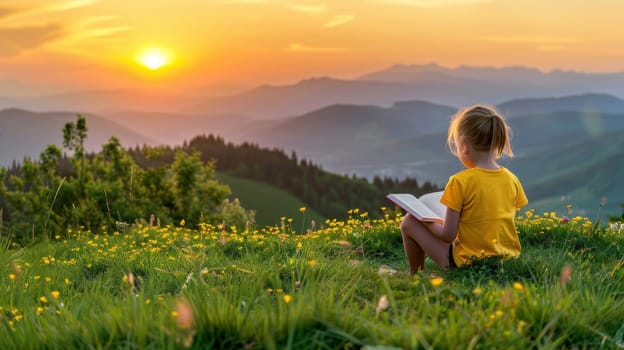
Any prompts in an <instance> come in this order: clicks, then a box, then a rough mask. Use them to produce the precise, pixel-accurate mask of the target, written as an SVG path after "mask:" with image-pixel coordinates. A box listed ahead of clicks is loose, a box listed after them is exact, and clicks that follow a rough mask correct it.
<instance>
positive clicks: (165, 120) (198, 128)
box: [106, 111, 273, 145]
mask: <svg viewBox="0 0 624 350" xmlns="http://www.w3.org/2000/svg"><path fill="white" fill-rule="evenodd" d="M106 118H108V119H110V120H112V121H114V122H116V123H119V124H121V125H124V126H126V127H128V128H130V129H132V130H140V132H141V133H143V134H145V135H149V136H150V137H152V138H154V139H157V140H159V141H162V142H164V143H167V144H170V145H176V144H181V143H182V142H184V141H185V140H190V139H192V138H193V137H195V136H197V135H201V134H206V135H207V134H215V135H220V136H222V137H224V138H226V139H228V140H232V141H244V137H243V135H244V134H247V133H253V132H258V131H260V130H264V129H266V128H269V127H270V126H272V125H273V123H272V121H268V120H267V121H258V120H255V119H253V118H249V117H247V116H244V115H235V114H199V115H197V114H179V113H166V112H135V111H116V112H110V113H107V114H106Z"/></svg>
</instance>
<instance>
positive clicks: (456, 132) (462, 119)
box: [447, 104, 513, 158]
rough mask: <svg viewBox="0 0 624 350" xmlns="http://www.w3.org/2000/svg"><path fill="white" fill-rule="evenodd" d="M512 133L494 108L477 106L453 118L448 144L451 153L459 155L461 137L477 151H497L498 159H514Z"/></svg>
mask: <svg viewBox="0 0 624 350" xmlns="http://www.w3.org/2000/svg"><path fill="white" fill-rule="evenodd" d="M510 132H511V128H509V126H508V125H507V123H505V120H504V119H503V117H501V115H500V114H499V113H498V112H497V111H496V109H495V108H494V107H491V106H487V105H481V104H477V105H474V106H471V107H467V108H464V109H460V110H459V111H458V112H457V113H456V114H455V116H453V119H452V121H451V125H450V126H449V130H448V139H447V144H448V146H449V149H450V150H451V152H453V154H455V155H457V144H458V143H459V138H460V137H461V138H463V139H464V141H465V142H466V143H468V144H469V145H470V146H472V148H473V149H475V150H476V151H480V152H485V151H489V152H494V151H496V157H497V158H498V157H500V156H502V155H503V154H506V155H508V156H509V157H513V151H512V150H511V144H510V143H509V140H510V137H511V134H510Z"/></svg>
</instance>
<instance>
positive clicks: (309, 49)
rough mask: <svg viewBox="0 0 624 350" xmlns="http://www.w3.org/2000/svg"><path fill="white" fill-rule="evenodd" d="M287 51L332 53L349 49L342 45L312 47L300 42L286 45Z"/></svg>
mask: <svg viewBox="0 0 624 350" xmlns="http://www.w3.org/2000/svg"><path fill="white" fill-rule="evenodd" d="M288 51H291V52H310V53H334V52H348V51H351V49H348V48H344V47H313V46H306V45H301V44H297V43H295V44H291V45H290V46H289V47H288Z"/></svg>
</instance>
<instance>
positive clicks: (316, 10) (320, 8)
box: [288, 4, 327, 15]
mask: <svg viewBox="0 0 624 350" xmlns="http://www.w3.org/2000/svg"><path fill="white" fill-rule="evenodd" d="M288 8H289V9H291V10H294V11H299V12H304V13H308V14H311V15H319V14H322V13H325V12H327V5H325V4H318V5H289V6H288Z"/></svg>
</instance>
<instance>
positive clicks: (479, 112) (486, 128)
mask: <svg viewBox="0 0 624 350" xmlns="http://www.w3.org/2000/svg"><path fill="white" fill-rule="evenodd" d="M447 143H448V146H449V148H450V149H451V152H453V154H454V155H455V156H457V158H459V160H460V161H461V162H462V164H463V165H464V166H465V167H466V168H467V169H465V170H463V171H460V172H459V173H457V174H455V175H453V176H451V177H450V178H449V181H448V183H447V185H446V188H445V189H444V194H443V195H442V198H441V199H440V202H441V203H442V204H444V205H446V207H447V210H446V217H445V220H444V224H438V223H430V222H421V221H418V219H416V218H415V217H413V216H411V215H409V214H408V215H406V216H405V217H404V218H403V221H402V222H401V235H402V237H403V247H404V249H405V254H406V255H407V261H408V263H409V268H410V273H411V274H413V273H416V272H417V271H418V270H420V269H424V267H425V256H427V255H428V256H429V257H430V258H431V259H433V261H435V262H436V263H438V265H440V266H441V267H442V268H444V269H446V268H448V267H457V266H462V265H465V264H469V263H470V261H471V259H473V258H483V257H488V256H500V257H516V256H518V255H519V254H520V241H519V240H518V233H517V232H516V227H515V223H514V218H515V215H516V211H517V210H519V209H520V208H521V207H523V206H525V205H526V204H527V203H528V201H527V198H526V195H525V194H524V190H523V188H522V185H521V184H520V181H519V180H518V178H517V177H516V176H515V175H514V174H512V173H511V171H509V170H507V169H506V168H503V167H502V166H500V165H498V163H497V159H499V158H500V157H501V156H502V155H503V153H504V154H506V155H508V156H509V157H512V156H513V152H512V150H511V145H510V143H509V127H508V126H507V124H506V123H505V121H504V120H503V118H502V117H501V116H500V115H499V114H498V113H497V112H496V110H495V109H494V108H492V107H489V106H485V105H474V106H472V107H468V108H466V109H463V110H460V111H459V112H458V113H457V114H456V115H455V116H454V117H453V119H452V121H451V124H450V127H449V130H448V139H447Z"/></svg>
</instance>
